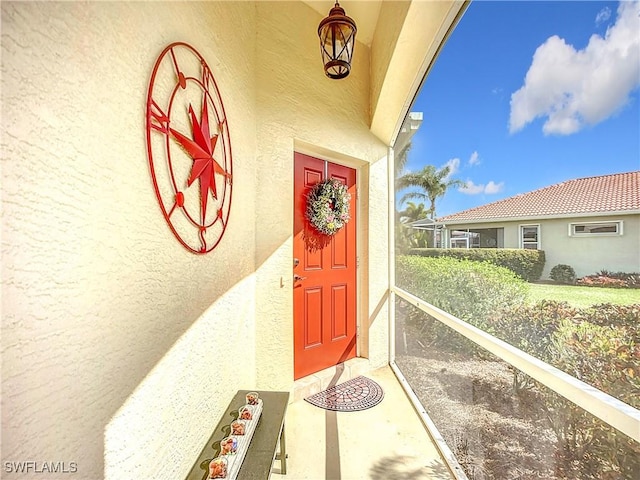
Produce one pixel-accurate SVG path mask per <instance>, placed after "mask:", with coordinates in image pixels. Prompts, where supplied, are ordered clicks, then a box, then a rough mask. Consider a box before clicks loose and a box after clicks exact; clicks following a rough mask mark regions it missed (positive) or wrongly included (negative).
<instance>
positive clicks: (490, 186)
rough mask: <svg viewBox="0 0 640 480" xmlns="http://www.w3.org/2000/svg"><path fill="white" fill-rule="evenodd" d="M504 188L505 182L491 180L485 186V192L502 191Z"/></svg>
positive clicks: (490, 193)
mask: <svg viewBox="0 0 640 480" xmlns="http://www.w3.org/2000/svg"><path fill="white" fill-rule="evenodd" d="M503 188H504V182H500V183H496V182H494V181H493V180H491V181H490V182H489V183H487V185H486V187H484V193H486V194H488V195H492V194H495V193H500V192H501V191H502V189H503Z"/></svg>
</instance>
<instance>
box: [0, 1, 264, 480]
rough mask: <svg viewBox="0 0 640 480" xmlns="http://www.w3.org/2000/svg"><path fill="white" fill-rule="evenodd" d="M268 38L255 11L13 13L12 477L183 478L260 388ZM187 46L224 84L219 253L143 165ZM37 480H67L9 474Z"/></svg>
mask: <svg viewBox="0 0 640 480" xmlns="http://www.w3.org/2000/svg"><path fill="white" fill-rule="evenodd" d="M255 24H256V10H255V5H253V4H250V3H244V2H239V3H231V2H222V3H192V2H189V3H181V2H179V3H166V4H165V3H144V2H117V3H102V2H91V3H75V2H73V3H71V2H63V3H51V2H44V3H8V2H2V125H3V127H2V129H3V130H2V203H3V212H2V236H3V238H2V323H3V325H2V327H3V330H2V460H3V465H2V467H3V468H4V462H5V461H26V460H34V461H37V462H44V461H49V462H57V461H64V462H67V468H69V464H70V462H76V463H77V469H78V471H77V473H76V474H75V475H74V477H75V478H83V479H97V478H102V477H103V474H104V475H105V476H106V478H109V479H131V478H156V479H157V478H167V479H175V478H183V477H184V474H185V471H188V469H189V468H190V467H191V465H192V462H193V460H194V458H195V456H197V453H198V452H199V451H200V449H201V447H202V445H203V444H204V442H205V440H206V439H207V438H208V436H209V435H210V432H211V429H212V427H213V426H214V425H215V424H216V423H217V421H218V418H217V417H218V413H219V412H220V411H221V409H223V408H224V407H226V404H227V403H228V401H229V399H230V398H231V396H232V395H233V393H235V391H236V390H237V389H238V388H244V387H245V386H249V385H253V384H255V378H256V375H255V350H254V349H253V348H252V346H253V344H254V341H255V328H254V321H255V314H254V309H255V302H254V295H255V293H254V292H255V276H254V271H255V258H254V256H253V254H252V252H253V251H254V250H255V234H254V228H255V223H254V217H255V208H254V207H255V195H254V192H255V189H256V175H255V169H256V166H255V152H256V141H255V139H256V127H255V125H256V108H255V81H256V75H255V33H254V32H255ZM212 32H215V34H213V33H212ZM177 40H182V41H186V42H188V43H190V44H192V45H194V46H195V47H196V48H197V49H198V50H199V52H200V53H201V54H202V55H203V56H204V57H205V59H207V61H208V63H209V65H210V66H211V68H212V69H213V71H214V74H215V76H216V79H217V81H218V86H219V88H220V90H221V92H222V95H223V96H224V101H225V107H226V109H227V114H228V122H229V126H230V130H231V136H232V141H233V153H234V160H235V163H234V188H235V189H234V204H233V207H234V208H233V211H232V214H231V217H230V219H229V225H228V230H227V233H226V234H225V237H224V238H223V241H222V242H221V243H220V245H219V247H218V248H217V249H216V250H215V251H214V252H213V253H211V254H209V255H206V256H197V255H194V254H192V253H189V252H187V251H186V250H185V249H184V248H183V247H182V246H181V245H180V244H179V243H178V242H177V240H176V239H175V238H174V237H173V235H172V234H171V232H170V231H169V229H168V227H167V225H166V223H165V221H164V219H163V218H162V215H161V213H160V209H159V207H158V204H157V201H156V197H155V194H154V191H153V185H152V182H151V178H150V175H149V165H148V161H147V154H146V146H145V134H144V114H145V102H146V92H147V86H148V82H149V76H150V74H151V69H152V67H153V64H154V62H155V59H156V58H157V56H158V55H159V54H160V52H161V51H162V49H163V48H164V47H165V46H166V45H167V44H169V43H170V42H173V41H177ZM231 353H233V354H234V355H231ZM239 353H241V359H238V358H237V355H238V354H239ZM103 469H104V473H103ZM30 477H34V478H44V477H46V478H58V477H59V478H63V477H64V478H66V477H69V474H67V475H51V474H47V475H45V476H44V477H43V475H42V474H34V473H33V472H32V473H31V474H30V475H26V476H22V475H20V476H16V475H11V474H9V473H7V472H6V471H3V474H2V478H30Z"/></svg>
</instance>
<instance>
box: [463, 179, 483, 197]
mask: <svg viewBox="0 0 640 480" xmlns="http://www.w3.org/2000/svg"><path fill="white" fill-rule="evenodd" d="M458 191H460V192H462V193H466V194H467V195H478V194H479V193H483V192H484V185H476V184H475V183H473V182H472V181H471V180H467V181H466V182H465V183H464V187H460V188H459V189H458Z"/></svg>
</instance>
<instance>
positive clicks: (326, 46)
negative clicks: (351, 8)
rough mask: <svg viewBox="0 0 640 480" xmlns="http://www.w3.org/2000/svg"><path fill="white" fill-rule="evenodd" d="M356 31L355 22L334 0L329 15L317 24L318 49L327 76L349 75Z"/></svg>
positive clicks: (342, 76) (337, 77)
mask: <svg viewBox="0 0 640 480" xmlns="http://www.w3.org/2000/svg"><path fill="white" fill-rule="evenodd" d="M356 31H357V28H356V22H354V21H353V19H352V18H350V17H347V16H346V15H345V13H344V8H342V7H341V6H340V4H339V3H338V2H337V1H336V4H335V6H334V7H333V8H332V9H331V11H329V16H328V17H325V18H324V19H323V20H322V21H321V22H320V25H319V26H318V36H319V37H320V51H321V53H322V62H323V63H324V73H326V74H327V77H329V78H334V79H336V80H337V79H340V78H344V77H346V76H347V75H349V72H350V71H351V58H352V57H353V47H354V46H355V41H356Z"/></svg>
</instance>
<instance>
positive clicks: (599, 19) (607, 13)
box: [596, 7, 611, 25]
mask: <svg viewBox="0 0 640 480" xmlns="http://www.w3.org/2000/svg"><path fill="white" fill-rule="evenodd" d="M610 18H611V9H610V8H609V7H604V8H603V9H602V10H600V11H599V12H598V15H597V16H596V25H600V24H602V23H604V22H606V21H607V20H609V19H610Z"/></svg>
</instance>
